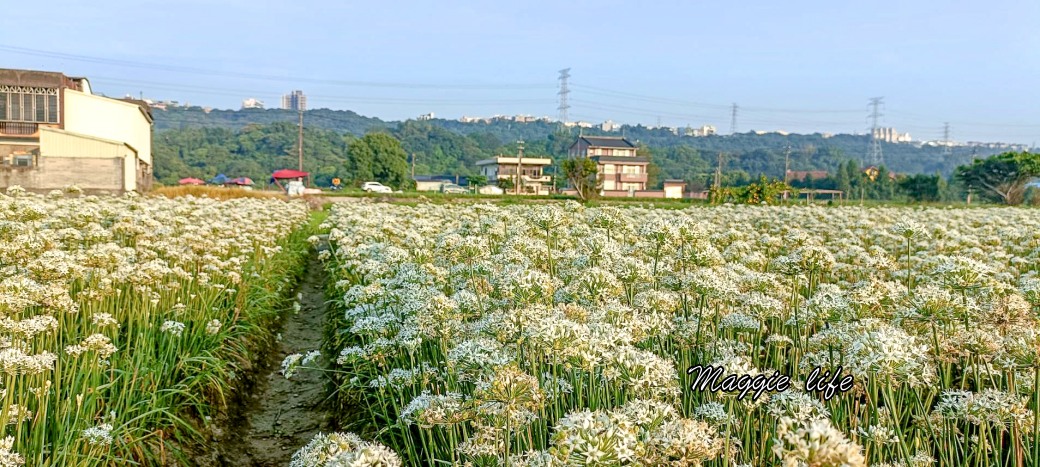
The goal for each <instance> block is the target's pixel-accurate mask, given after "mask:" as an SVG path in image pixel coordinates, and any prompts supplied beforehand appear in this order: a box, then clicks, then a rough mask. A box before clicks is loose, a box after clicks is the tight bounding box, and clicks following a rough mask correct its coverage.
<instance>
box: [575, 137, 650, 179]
mask: <svg viewBox="0 0 1040 467" xmlns="http://www.w3.org/2000/svg"><path fill="white" fill-rule="evenodd" d="M568 154H569V155H570V157H588V158H589V159H592V160H593V161H595V162H596V170H597V173H598V174H599V176H600V178H601V180H602V181H603V190H604V191H628V192H632V191H645V190H646V182H647V166H648V165H650V159H648V158H646V157H639V156H638V155H637V154H636V145H634V144H632V143H631V142H630V141H628V140H627V139H625V138H623V137H620V136H579V137H578V139H577V140H576V141H575V142H574V144H572V145H571V147H570V150H569V151H568Z"/></svg>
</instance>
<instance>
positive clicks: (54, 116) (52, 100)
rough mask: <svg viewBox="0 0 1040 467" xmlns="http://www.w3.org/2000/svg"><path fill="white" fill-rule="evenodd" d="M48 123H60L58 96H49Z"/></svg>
mask: <svg viewBox="0 0 1040 467" xmlns="http://www.w3.org/2000/svg"><path fill="white" fill-rule="evenodd" d="M47 123H58V96H56V95H55V96H47Z"/></svg>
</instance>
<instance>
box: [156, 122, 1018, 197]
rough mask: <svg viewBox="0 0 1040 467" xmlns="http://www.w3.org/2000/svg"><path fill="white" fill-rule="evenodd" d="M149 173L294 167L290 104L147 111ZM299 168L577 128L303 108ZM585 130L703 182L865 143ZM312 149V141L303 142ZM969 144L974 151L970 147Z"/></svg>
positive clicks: (810, 160)
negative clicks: (389, 144)
mask: <svg viewBox="0 0 1040 467" xmlns="http://www.w3.org/2000/svg"><path fill="white" fill-rule="evenodd" d="M153 114H154V116H155V127H156V137H155V140H156V141H155V142H156V144H155V150H154V151H155V154H156V177H157V178H158V179H159V180H160V181H161V182H163V183H172V182H175V181H176V180H177V179H178V178H181V177H184V176H197V177H202V178H208V177H212V176H213V175H215V174H216V173H218V172H222V173H227V174H228V175H230V176H239V175H242V176H249V177H252V178H254V179H256V178H260V179H263V177H265V176H266V174H269V173H270V172H271V171H273V170H275V169H278V168H284V167H295V159H294V158H293V148H294V147H295V146H294V145H295V140H296V123H297V119H298V118H299V116H298V114H297V113H296V112H293V111H289V110H276V109H268V110H265V109H244V110H211V111H209V112H206V111H204V110H203V109H202V108H199V107H190V108H182V107H178V108H170V109H168V110H159V109H156V110H155V111H154V112H153ZM304 127H305V128H306V137H305V144H304V152H305V155H306V157H305V163H306V164H307V167H306V168H307V169H308V170H311V171H314V172H315V173H316V174H320V176H319V179H318V180H316V181H318V182H320V183H325V182H326V180H325V179H326V178H327V179H331V178H332V177H334V176H338V177H341V178H347V179H349V174H347V173H345V172H344V171H345V168H343V167H341V165H342V164H341V163H340V162H342V160H343V154H344V153H345V151H346V144H347V143H349V141H350V139H352V138H353V137H357V136H361V135H364V134H365V133H367V132H372V131H385V132H389V133H391V134H393V135H394V136H395V137H397V138H398V139H399V140H401V142H402V145H403V146H404V148H405V150H406V151H408V152H409V153H410V154H415V158H416V173H417V174H459V175H471V174H473V173H474V172H475V169H476V167H475V166H474V163H475V162H476V161H477V160H480V159H483V158H486V157H491V156H494V155H496V154H514V153H515V152H516V141H517V140H520V139H522V140H524V141H525V151H526V154H530V155H546V156H550V157H553V158H556V159H559V158H561V157H563V156H565V155H566V151H567V148H568V147H569V146H570V143H571V142H573V140H574V138H575V137H576V136H577V134H578V130H576V129H574V128H564V127H562V126H561V125H559V124H556V123H549V122H541V121H540V122H532V123H518V122H513V121H508V120H493V121H491V122H477V123H462V122H459V121H455V120H443V119H433V120H427V121H414V120H408V121H405V122H392V121H383V120H380V119H378V118H373V117H365V116H361V115H358V114H357V113H355V112H351V111H342V110H328V109H318V110H308V111H306V112H305V114H304ZM582 131H583V132H584V133H585V134H590V135H593V134H610V135H622V134H623V135H624V136H625V137H627V138H628V139H629V140H631V141H633V142H635V143H637V144H638V145H639V146H640V147H641V148H642V149H641V154H647V155H650V156H651V157H652V158H653V161H654V164H655V165H656V166H657V167H658V168H659V169H660V171H659V174H657V176H656V177H655V178H656V179H657V180H656V182H658V183H660V182H661V181H662V180H664V179H666V178H674V179H684V180H687V181H688V182H689V183H691V184H692V185H694V186H703V185H704V184H705V183H707V181H708V180H710V178H711V177H712V174H713V173H714V170H715V166H716V164H717V160H718V153H719V152H722V153H724V154H725V156H724V158H723V160H724V168H723V170H724V172H725V173H726V176H727V180H728V181H729V182H731V183H736V184H739V183H742V182H744V181H749V180H752V179H757V178H758V177H759V176H760V175H765V176H767V177H775V178H782V177H783V173H784V165H785V152H787V151H789V154H790V167H791V170H825V171H828V172H831V173H833V172H834V171H835V170H836V169H837V167H838V166H839V165H840V164H841V163H842V162H844V161H845V160H849V159H854V160H857V161H859V162H860V165H869V164H868V161H865V160H864V157H865V153H866V150H867V147H868V143H869V140H868V138H867V136H865V135H833V136H825V135H822V134H812V135H794V134H792V135H781V134H778V133H767V134H754V133H743V134H736V135H725V136H707V137H690V136H679V135H675V134H673V133H672V132H671V131H670V130H668V129H661V128H658V129H650V128H647V127H644V126H625V127H622V130H621V131H620V132H612V133H606V132H602V131H599V130H597V129H585V130H582ZM312 146H313V147H312ZM882 151H883V153H884V160H885V165H886V166H887V167H888V168H889V169H890V170H892V171H893V172H896V173H905V174H916V173H926V174H934V173H941V174H943V175H944V176H948V175H949V174H950V173H952V171H953V169H954V168H955V167H956V166H957V165H961V164H964V163H966V162H969V161H970V160H971V159H972V157H973V156H978V157H983V156H987V155H990V154H995V153H997V152H1000V151H999V150H996V149H982V148H978V149H977V150H976V149H973V148H967V147H957V148H954V150H953V154H952V156H949V157H944V156H943V154H942V149H941V148H938V147H928V146H925V147H918V146H916V145H912V144H890V143H882ZM973 151H977V152H973Z"/></svg>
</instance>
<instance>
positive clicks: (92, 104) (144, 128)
mask: <svg viewBox="0 0 1040 467" xmlns="http://www.w3.org/2000/svg"><path fill="white" fill-rule="evenodd" d="M63 110H64V111H65V118H64V124H65V130H67V131H70V132H73V133H81V134H84V135H87V136H94V137H98V138H104V139H109V140H114V141H120V142H125V143H126V144H129V145H130V146H131V147H133V148H134V149H135V150H137V157H140V158H141V160H142V161H144V162H145V163H147V164H148V165H149V166H153V167H154V164H152V125H151V123H149V122H148V119H147V117H145V115H144V113H142V112H143V111H142V109H141V107H140V106H138V105H137V104H134V103H130V102H124V101H119V100H115V99H110V98H107V97H101V96H94V95H90V94H85V93H82V92H79V91H74V90H72V89H66V90H65V105H64V109H63Z"/></svg>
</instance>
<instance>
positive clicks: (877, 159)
mask: <svg viewBox="0 0 1040 467" xmlns="http://www.w3.org/2000/svg"><path fill="white" fill-rule="evenodd" d="M884 99H885V98H884V97H872V98H871V99H870V106H871V107H872V108H873V110H872V111H871V112H870V115H869V117H870V118H871V123H870V149H869V150H868V151H867V161H869V162H870V164H871V165H876V166H878V165H881V164H883V163H884V162H885V158H884V156H883V155H882V154H881V140H880V139H879V138H878V118H879V117H881V113H880V112H878V106H880V105H881V103H882V102H883V100H884Z"/></svg>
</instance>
